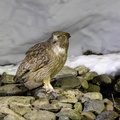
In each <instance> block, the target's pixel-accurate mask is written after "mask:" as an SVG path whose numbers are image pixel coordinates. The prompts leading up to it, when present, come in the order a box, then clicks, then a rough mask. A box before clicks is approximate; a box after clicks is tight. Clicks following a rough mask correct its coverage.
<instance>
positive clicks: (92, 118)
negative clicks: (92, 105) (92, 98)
mask: <svg viewBox="0 0 120 120" xmlns="http://www.w3.org/2000/svg"><path fill="white" fill-rule="evenodd" d="M81 115H83V116H84V117H86V118H87V120H95V118H96V116H95V115H94V114H93V113H92V112H86V111H83V112H81ZM83 120H84V119H83Z"/></svg>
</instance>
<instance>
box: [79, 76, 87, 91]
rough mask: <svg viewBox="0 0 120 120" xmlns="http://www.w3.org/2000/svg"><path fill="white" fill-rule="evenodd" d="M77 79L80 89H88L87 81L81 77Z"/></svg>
mask: <svg viewBox="0 0 120 120" xmlns="http://www.w3.org/2000/svg"><path fill="white" fill-rule="evenodd" d="M77 78H78V79H79V80H80V83H81V87H82V88H84V89H88V81H87V80H86V79H84V78H83V77H81V76H78V77H77Z"/></svg>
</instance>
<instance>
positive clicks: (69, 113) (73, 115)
mask: <svg viewBox="0 0 120 120" xmlns="http://www.w3.org/2000/svg"><path fill="white" fill-rule="evenodd" d="M56 116H58V117H60V116H66V117H68V118H70V119H72V120H81V118H82V116H81V115H80V113H78V112H76V111H75V110H66V111H61V112H59V113H57V114H56Z"/></svg>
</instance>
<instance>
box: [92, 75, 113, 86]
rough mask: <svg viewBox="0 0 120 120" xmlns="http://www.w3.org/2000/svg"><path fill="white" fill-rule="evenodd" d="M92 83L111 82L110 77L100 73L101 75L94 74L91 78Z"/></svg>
mask: <svg viewBox="0 0 120 120" xmlns="http://www.w3.org/2000/svg"><path fill="white" fill-rule="evenodd" d="M92 82H93V83H95V84H99V85H100V84H101V83H106V84H109V83H111V82H112V80H111V78H110V77H108V76H107V75H106V74H102V75H98V76H96V77H95V78H94V79H93V80H92Z"/></svg>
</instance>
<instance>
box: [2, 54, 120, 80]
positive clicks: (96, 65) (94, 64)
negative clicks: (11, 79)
mask: <svg viewBox="0 0 120 120" xmlns="http://www.w3.org/2000/svg"><path fill="white" fill-rule="evenodd" d="M82 65H84V66H86V67H88V68H89V70H90V71H95V72H97V73H98V74H99V75H100V74H107V75H109V76H110V77H112V78H114V77H115V76H116V75H118V74H119V73H120V53H118V54H107V55H88V56H86V55H81V56H76V57H68V59H67V61H66V63H65V66H69V67H71V68H75V67H78V66H82ZM18 66H19V64H17V65H7V66H0V74H2V73H3V72H7V73H8V74H12V75H15V73H16V71H17V68H18Z"/></svg>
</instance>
